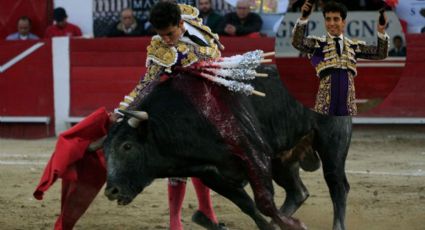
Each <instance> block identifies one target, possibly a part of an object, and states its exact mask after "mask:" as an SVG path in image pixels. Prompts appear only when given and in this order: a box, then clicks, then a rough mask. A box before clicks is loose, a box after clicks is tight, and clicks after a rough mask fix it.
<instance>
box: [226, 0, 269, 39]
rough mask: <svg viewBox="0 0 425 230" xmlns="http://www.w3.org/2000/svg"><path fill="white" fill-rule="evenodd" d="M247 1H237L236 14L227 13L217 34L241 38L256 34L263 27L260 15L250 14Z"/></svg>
mask: <svg viewBox="0 0 425 230" xmlns="http://www.w3.org/2000/svg"><path fill="white" fill-rule="evenodd" d="M250 5H251V4H250V2H249V1H248V0H238V2H237V3H236V12H231V13H228V14H226V15H225V16H224V20H223V22H222V24H221V26H220V28H219V34H222V35H230V36H243V35H249V34H253V33H258V32H260V30H261V26H262V25H263V20H262V19H261V17H260V15H258V14H256V13H252V12H251V9H250Z"/></svg>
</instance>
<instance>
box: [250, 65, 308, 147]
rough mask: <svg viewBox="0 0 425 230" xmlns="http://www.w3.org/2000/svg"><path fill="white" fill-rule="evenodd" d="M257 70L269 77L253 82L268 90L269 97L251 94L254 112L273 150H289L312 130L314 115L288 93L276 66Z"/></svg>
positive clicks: (255, 85)
mask: <svg viewBox="0 0 425 230" xmlns="http://www.w3.org/2000/svg"><path fill="white" fill-rule="evenodd" d="M257 71H258V72H261V73H267V74H268V75H269V77H268V78H256V79H255V80H254V81H253V82H252V83H253V85H254V88H255V89H257V90H259V91H262V92H265V93H266V97H255V96H251V97H250V100H251V102H252V104H253V107H254V108H255V113H256V115H257V117H258V120H259V121H260V123H261V128H262V130H263V133H264V135H265V136H266V139H267V140H268V142H269V143H270V146H271V147H272V149H273V150H274V152H275V153H276V152H280V151H282V150H288V149H290V148H292V147H293V146H294V145H295V144H296V142H297V141H298V140H299V139H300V138H301V137H302V136H304V135H305V134H306V133H308V132H309V130H311V129H312V127H313V126H314V122H315V114H314V112H313V111H311V110H310V109H309V108H306V107H305V106H303V105H302V104H301V103H299V102H298V101H297V100H296V99H295V98H294V97H292V96H291V95H290V94H289V92H288V90H287V89H286V87H285V86H284V84H283V83H282V81H281V80H280V77H279V74H278V71H277V69H276V67H274V66H270V65H268V66H260V67H259V69H258V70H257Z"/></svg>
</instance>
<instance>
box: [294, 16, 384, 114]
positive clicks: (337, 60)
mask: <svg viewBox="0 0 425 230" xmlns="http://www.w3.org/2000/svg"><path fill="white" fill-rule="evenodd" d="M306 27H307V23H300V22H298V23H297V24H296V26H295V27H294V31H293V38H292V45H293V46H294V47H295V48H296V49H298V50H299V51H301V52H304V53H307V54H308V57H309V59H310V61H311V64H312V65H313V67H314V68H315V69H316V75H317V76H318V77H319V78H320V85H319V90H318V93H317V96H316V103H315V107H314V110H315V111H316V112H319V113H322V114H328V111H329V108H330V103H331V75H332V73H333V72H334V71H335V70H336V69H339V70H343V71H346V75H347V76H348V89H346V90H348V93H347V98H346V102H347V110H348V115H355V114H356V113H357V106H356V104H355V87H354V79H353V78H354V77H355V76H356V75H357V58H364V59H373V60H379V59H384V58H386V57H387V54H388V36H387V35H386V34H385V35H382V34H381V35H379V36H378V43H377V45H376V46H375V45H366V43H365V42H364V41H357V40H351V39H349V38H347V37H345V36H344V40H343V45H342V46H343V48H342V50H341V56H340V55H338V54H337V51H336V42H335V41H334V40H333V39H332V38H331V37H330V36H329V34H328V35H327V36H323V37H315V36H308V37H306V36H305V32H306Z"/></svg>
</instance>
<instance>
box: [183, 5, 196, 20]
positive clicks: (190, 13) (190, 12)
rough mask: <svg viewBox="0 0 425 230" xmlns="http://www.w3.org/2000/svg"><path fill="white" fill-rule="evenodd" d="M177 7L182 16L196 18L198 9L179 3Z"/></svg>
mask: <svg viewBox="0 0 425 230" xmlns="http://www.w3.org/2000/svg"><path fill="white" fill-rule="evenodd" d="M179 8H180V11H181V15H182V18H190V19H194V18H197V17H198V15H199V10H198V9H196V8H195V7H193V6H189V5H186V4H179Z"/></svg>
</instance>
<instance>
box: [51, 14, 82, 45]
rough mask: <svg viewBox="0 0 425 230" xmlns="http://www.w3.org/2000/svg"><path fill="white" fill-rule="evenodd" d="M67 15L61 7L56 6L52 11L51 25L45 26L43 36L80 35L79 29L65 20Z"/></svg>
mask: <svg viewBox="0 0 425 230" xmlns="http://www.w3.org/2000/svg"><path fill="white" fill-rule="evenodd" d="M67 18H68V15H67V14H66V11H65V9H64V8H62V7H58V8H56V9H55V10H54V11H53V20H54V21H55V22H54V24H53V25H51V26H49V27H47V29H46V34H45V35H44V37H45V38H51V37H61V36H69V37H74V36H81V35H82V33H81V29H80V28H79V27H78V26H76V25H74V24H72V23H69V22H67Z"/></svg>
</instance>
